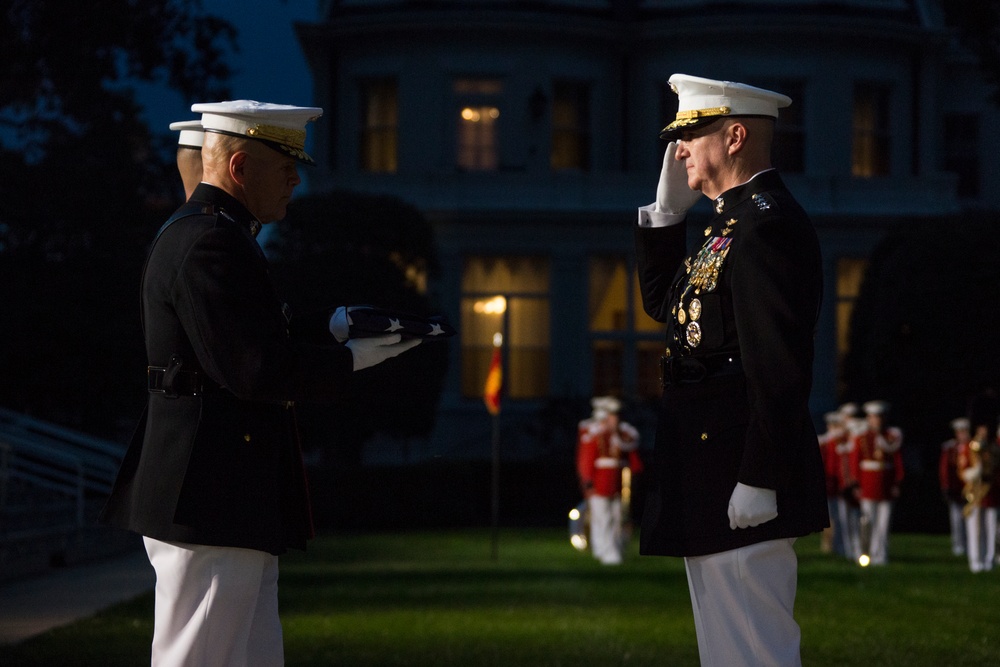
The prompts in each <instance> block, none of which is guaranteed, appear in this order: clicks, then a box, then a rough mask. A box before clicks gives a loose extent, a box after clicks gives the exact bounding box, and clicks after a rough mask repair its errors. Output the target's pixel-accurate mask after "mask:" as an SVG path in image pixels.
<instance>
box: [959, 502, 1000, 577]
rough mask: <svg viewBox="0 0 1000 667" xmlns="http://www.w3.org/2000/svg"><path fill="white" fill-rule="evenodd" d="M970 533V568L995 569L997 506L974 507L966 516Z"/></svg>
mask: <svg viewBox="0 0 1000 667" xmlns="http://www.w3.org/2000/svg"><path fill="white" fill-rule="evenodd" d="M965 532H966V535H968V539H969V546H968V549H967V551H968V554H969V569H970V570H972V571H973V572H988V571H989V570H992V569H993V559H994V558H995V557H996V543H997V508H996V507H974V508H973V509H972V511H971V512H969V516H967V517H966V518H965Z"/></svg>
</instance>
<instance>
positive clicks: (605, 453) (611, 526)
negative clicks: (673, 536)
mask: <svg viewBox="0 0 1000 667" xmlns="http://www.w3.org/2000/svg"><path fill="white" fill-rule="evenodd" d="M591 406H592V407H593V415H592V416H591V417H590V419H585V420H583V421H582V422H580V427H579V430H578V441H577V474H578V477H579V479H580V487H581V490H582V491H583V495H584V497H585V498H586V499H587V506H588V509H589V510H590V544H591V550H592V552H593V554H594V558H596V559H598V560H599V561H601V563H603V564H604V565H620V564H621V562H622V560H623V558H624V548H625V539H624V536H623V533H622V524H623V520H624V517H623V516H622V515H623V511H622V470H623V468H625V467H629V468H630V469H631V472H635V473H638V472H641V471H642V461H641V459H640V458H639V452H638V447H639V431H638V430H636V428H635V427H634V426H632V425H631V424H629V423H628V422H623V421H620V420H619V418H618V411H619V409H620V408H621V403H620V402H619V401H618V399H616V398H613V397H611V396H603V397H598V398H594V399H593V400H592V401H591Z"/></svg>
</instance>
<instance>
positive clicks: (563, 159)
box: [550, 81, 590, 170]
mask: <svg viewBox="0 0 1000 667" xmlns="http://www.w3.org/2000/svg"><path fill="white" fill-rule="evenodd" d="M589 96H590V91H589V89H588V86H587V84H585V83H579V82H573V81H556V82H555V83H553V86H552V154H551V158H550V163H551V166H552V168H553V169H557V170H559V169H587V168H588V167H589V166H590V165H589V162H590V138H589V132H588V129H589V126H590V109H589V105H590V100H589Z"/></svg>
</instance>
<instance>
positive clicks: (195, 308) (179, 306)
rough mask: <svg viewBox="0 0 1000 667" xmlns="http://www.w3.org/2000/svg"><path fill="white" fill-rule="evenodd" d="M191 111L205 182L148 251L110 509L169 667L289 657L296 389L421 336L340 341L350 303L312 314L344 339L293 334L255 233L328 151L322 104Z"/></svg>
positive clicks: (302, 487) (241, 103)
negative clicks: (129, 410) (281, 591)
mask: <svg viewBox="0 0 1000 667" xmlns="http://www.w3.org/2000/svg"><path fill="white" fill-rule="evenodd" d="M191 110H192V111H194V112H200V113H202V118H201V125H202V127H203V129H204V132H205V136H204V146H203V148H202V162H203V165H204V176H203V180H202V182H201V184H200V185H198V187H197V188H196V189H195V191H194V193H193V195H192V197H191V199H190V201H189V202H188V203H187V204H185V205H184V206H182V207H181V208H180V209H178V210H177V211H176V212H175V213H174V215H173V216H172V217H171V218H170V220H168V221H167V223H166V224H165V225H164V226H163V227H162V228H161V229H160V232H159V233H158V235H157V237H156V239H154V241H153V245H152V248H151V250H150V251H149V255H148V257H147V261H146V266H145V269H144V271H143V275H142V287H141V295H142V312H141V315H142V321H143V329H144V332H145V340H146V353H147V357H148V363H149V367H148V371H147V374H148V383H149V398H148V403H147V408H146V412H145V413H144V415H143V421H142V423H140V426H139V428H138V429H137V430H136V433H135V435H134V436H133V439H132V443H131V445H130V446H129V449H128V451H127V453H126V455H125V459H124V461H123V462H122V466H121V470H120V471H119V474H118V478H117V480H116V482H115V486H114V489H113V490H112V495H111V498H110V499H109V501H108V504H107V506H106V507H105V510H104V513H103V515H102V519H103V520H104V521H105V522H106V523H109V524H111V525H115V526H119V527H121V528H126V529H129V530H132V531H134V532H137V533H139V534H141V535H143V536H144V537H143V541H144V543H145V546H146V552H147V554H148V556H149V560H150V563H151V564H152V566H153V569H154V570H155V571H156V603H155V612H154V614H155V618H154V630H153V646H152V664H153V665H162V666H167V665H170V666H174V665H205V666H211V667H219V666H230V665H231V666H234V667H235V666H237V665H239V666H243V665H281V664H283V662H284V649H283V646H282V632H281V623H280V620H279V616H278V595H277V590H278V555H279V554H281V553H283V552H284V551H286V550H287V549H289V548H296V549H303V548H305V544H306V541H307V540H308V539H309V538H311V537H312V535H313V527H312V519H311V514H310V506H309V498H308V492H307V486H306V478H305V471H304V468H303V464H302V458H301V453H300V450H299V446H298V434H297V432H296V427H295V412H294V411H295V406H294V401H297V400H305V399H315V400H336V399H338V398H340V397H343V396H346V395H347V394H348V393H349V392H350V385H351V383H350V378H351V375H352V373H353V372H354V371H358V370H360V369H363V368H366V367H369V366H372V365H375V364H377V363H380V362H382V361H384V360H385V359H387V358H389V357H392V356H395V355H397V354H400V353H401V352H403V351H405V350H407V349H409V348H410V347H412V346H413V345H415V344H416V342H417V340H418V339H414V340H409V341H405V342H401V337H400V335H399V334H398V333H397V334H393V335H391V336H382V337H374V338H358V339H351V340H348V341H347V342H346V343H345V344H343V345H342V344H340V343H338V342H336V340H335V339H334V337H333V335H331V332H332V329H333V325H334V323H335V322H336V321H338V319H337V318H338V317H340V318H343V317H344V311H343V309H342V308H341V309H338V310H337V311H336V313H335V314H334V315H333V317H330V316H329V314H327V315H325V316H324V317H323V318H322V319H317V320H316V321H315V322H313V323H312V324H313V326H314V327H315V328H316V329H318V330H319V331H320V332H323V333H325V334H326V335H329V336H330V338H329V341H330V342H329V344H328V345H322V346H315V345H308V344H305V343H303V342H299V341H298V340H296V339H295V338H294V337H293V336H292V335H291V334H290V333H289V330H290V325H291V321H290V318H289V317H288V309H287V308H286V307H285V306H284V304H283V303H282V302H281V301H280V300H279V299H278V297H277V295H276V293H275V289H274V286H273V285H272V283H271V279H270V277H269V275H268V263H267V260H266V259H265V257H264V254H263V252H262V251H261V249H260V246H259V245H258V244H257V241H256V239H255V236H256V234H257V232H258V231H259V230H260V227H261V224H262V223H269V222H272V221H275V220H280V219H281V218H283V217H284V216H285V207H286V205H287V204H288V201H289V198H290V197H291V195H292V191H293V190H294V189H295V187H296V186H297V185H298V184H299V182H300V178H299V175H298V167H297V165H298V164H299V163H311V162H312V159H311V158H310V157H309V156H308V155H307V154H306V153H305V151H304V150H303V149H304V147H305V137H306V130H305V126H306V124H307V123H308V122H309V121H311V120H313V119H315V118H317V117H318V116H319V115H320V114H321V113H322V110H321V109H316V108H303V107H293V106H287V105H275V104H262V103H259V102H253V101H249V100H238V101H234V102H220V103H217V104H196V105H194V106H192V107H191ZM304 327H305V328H308V326H306V325H304ZM324 330H325V331H324ZM312 333H313V332H310V334H312Z"/></svg>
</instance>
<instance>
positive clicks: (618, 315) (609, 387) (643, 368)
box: [587, 256, 663, 399]
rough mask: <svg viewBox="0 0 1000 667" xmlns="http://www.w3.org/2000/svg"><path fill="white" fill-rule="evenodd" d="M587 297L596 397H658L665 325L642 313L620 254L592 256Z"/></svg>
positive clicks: (635, 287)
mask: <svg viewBox="0 0 1000 667" xmlns="http://www.w3.org/2000/svg"><path fill="white" fill-rule="evenodd" d="M587 296H588V309H587V311H588V323H589V330H590V339H591V356H592V359H593V392H594V394H595V395H605V394H612V395H617V396H622V397H629V396H636V397H638V398H641V399H647V398H655V397H657V396H659V395H660V383H659V359H660V355H661V354H662V353H663V325H662V324H660V323H659V322H656V321H655V320H653V319H652V318H650V317H649V316H648V315H646V313H645V311H643V309H642V295H641V293H640V291H639V284H638V280H637V279H636V273H635V267H634V265H632V264H631V263H630V262H629V260H627V259H626V258H625V257H621V256H602V257H592V258H591V260H590V266H589V289H588V290H587Z"/></svg>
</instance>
